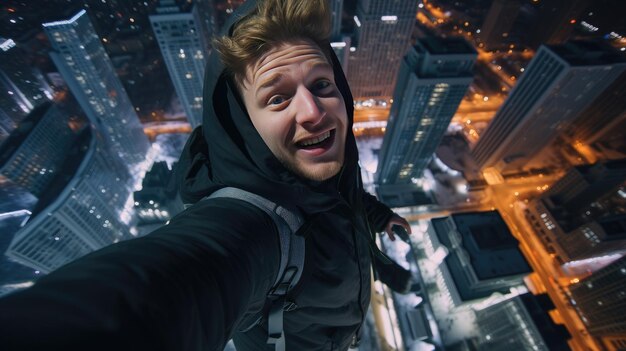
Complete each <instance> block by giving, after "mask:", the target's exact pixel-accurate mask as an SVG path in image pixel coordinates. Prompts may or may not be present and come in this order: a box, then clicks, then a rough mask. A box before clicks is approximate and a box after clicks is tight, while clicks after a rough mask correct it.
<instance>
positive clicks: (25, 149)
mask: <svg viewBox="0 0 626 351" xmlns="http://www.w3.org/2000/svg"><path fill="white" fill-rule="evenodd" d="M24 121H25V122H27V123H22V124H21V125H20V126H19V127H18V129H16V130H15V131H14V132H13V134H12V135H11V137H10V138H9V139H8V142H7V143H6V144H5V145H3V146H2V147H0V181H1V180H2V179H3V178H8V179H10V180H11V181H13V183H15V184H17V185H20V186H22V187H23V188H24V189H26V190H28V191H29V192H30V193H31V194H33V195H35V196H37V197H40V196H41V195H43V194H44V192H45V191H46V190H47V187H48V185H49V184H50V182H51V181H52V180H53V179H54V178H55V177H56V176H57V174H58V173H62V172H63V167H62V166H63V162H64V161H65V157H66V155H67V153H68V151H69V149H70V147H71V146H72V144H73V142H74V139H75V138H76V134H75V133H74V132H73V131H72V130H71V129H70V114H69V113H67V112H64V111H62V110H60V109H59V107H57V106H56V105H51V104H45V105H41V106H40V107H39V108H37V109H35V110H34V111H33V112H32V113H31V114H30V115H29V116H28V117H27V118H26V119H24Z"/></svg>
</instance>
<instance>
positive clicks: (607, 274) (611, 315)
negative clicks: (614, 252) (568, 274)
mask: <svg viewBox="0 0 626 351" xmlns="http://www.w3.org/2000/svg"><path fill="white" fill-rule="evenodd" d="M569 289H570V292H571V293H572V298H573V300H574V301H576V304H575V305H574V306H575V308H576V309H577V310H578V312H579V314H580V315H581V319H582V320H583V322H584V323H585V324H586V325H587V330H588V331H589V333H590V334H591V335H593V336H596V337H598V338H600V339H601V340H602V342H603V343H604V344H605V346H606V348H607V350H623V349H624V348H625V347H626V314H624V313H623V311H626V257H622V258H621V259H619V260H617V261H615V262H613V263H611V264H610V265H608V266H606V267H604V268H603V269H601V270H599V271H597V272H595V273H593V274H592V275H591V276H589V277H587V278H585V279H583V280H581V281H580V282H579V283H577V284H575V285H571V286H570V287H569ZM619 311H622V312H619Z"/></svg>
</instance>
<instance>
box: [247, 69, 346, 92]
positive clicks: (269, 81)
mask: <svg viewBox="0 0 626 351" xmlns="http://www.w3.org/2000/svg"><path fill="white" fill-rule="evenodd" d="M307 66H308V67H307V68H308V70H309V71H312V70H313V69H316V68H318V67H320V68H321V69H328V70H330V71H331V72H333V75H334V70H333V66H331V65H330V64H329V63H328V62H326V61H322V60H320V61H316V62H313V63H310V64H307ZM284 77H285V75H284V74H283V73H281V72H275V73H272V75H270V76H269V77H268V78H266V79H264V80H263V81H262V82H261V83H260V84H259V86H258V87H257V88H256V93H255V95H259V92H260V91H261V90H263V89H265V88H269V87H271V86H274V85H276V84H278V83H279V82H280V81H281V80H283V78H284Z"/></svg>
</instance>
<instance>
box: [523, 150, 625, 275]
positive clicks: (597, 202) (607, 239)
mask: <svg viewBox="0 0 626 351" xmlns="http://www.w3.org/2000/svg"><path fill="white" fill-rule="evenodd" d="M625 181H626V160H617V161H610V162H607V163H604V164H601V163H599V164H595V165H591V166H579V167H575V168H573V169H571V170H570V171H569V172H567V174H566V175H565V176H563V177H562V178H561V179H559V180H558V181H557V182H556V183H555V184H554V185H553V186H552V187H551V188H550V190H548V191H547V192H546V193H545V194H544V195H543V196H542V197H541V198H540V199H536V200H533V201H532V202H531V203H530V204H529V206H528V209H527V211H526V218H527V219H528V221H529V222H530V224H531V225H532V226H533V227H534V229H535V231H536V233H537V234H538V237H539V238H540V239H541V240H542V241H543V243H544V245H545V247H546V249H547V251H548V252H550V253H553V254H555V258H556V259H557V260H558V261H559V262H561V263H566V262H570V261H574V260H583V259H588V258H593V257H598V256H602V255H608V254H614V253H619V252H624V251H626V215H624V213H622V212H621V211H620V208H623V207H624V205H626V201H625V200H624V199H623V197H622V196H621V195H620V194H619V189H620V186H623V185H624V182H625Z"/></svg>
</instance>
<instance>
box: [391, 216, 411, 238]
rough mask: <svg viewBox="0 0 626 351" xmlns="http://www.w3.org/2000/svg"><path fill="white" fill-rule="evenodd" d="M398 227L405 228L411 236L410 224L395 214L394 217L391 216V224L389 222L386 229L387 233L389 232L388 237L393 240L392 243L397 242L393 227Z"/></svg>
mask: <svg viewBox="0 0 626 351" xmlns="http://www.w3.org/2000/svg"><path fill="white" fill-rule="evenodd" d="M396 225H397V226H400V227H402V228H404V230H406V232H407V233H408V234H411V225H409V222H407V220H406V219H404V218H402V217H400V216H399V215H397V214H395V213H394V214H393V216H391V218H390V219H389V222H387V226H386V227H385V232H387V235H389V239H391V241H395V240H396V236H395V234H394V230H393V227H394V226H396Z"/></svg>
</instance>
